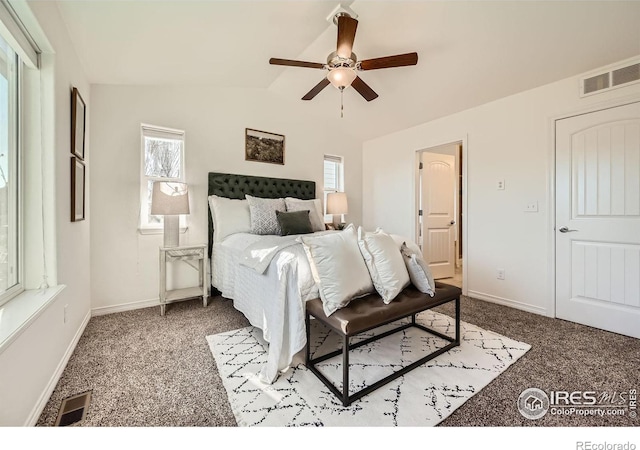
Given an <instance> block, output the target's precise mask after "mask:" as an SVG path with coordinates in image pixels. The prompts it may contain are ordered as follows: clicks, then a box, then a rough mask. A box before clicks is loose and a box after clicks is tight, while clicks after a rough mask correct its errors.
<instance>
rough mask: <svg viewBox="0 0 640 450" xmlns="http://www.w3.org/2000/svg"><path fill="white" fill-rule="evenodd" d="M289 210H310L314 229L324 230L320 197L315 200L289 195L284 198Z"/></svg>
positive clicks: (310, 218)
mask: <svg viewBox="0 0 640 450" xmlns="http://www.w3.org/2000/svg"><path fill="white" fill-rule="evenodd" d="M284 202H285V204H286V205H287V211H304V210H305V209H308V210H309V220H310V221H311V227H312V228H313V231H324V230H325V226H324V215H323V214H322V204H321V203H320V199H319V198H315V199H313V200H300V199H299V198H293V197H287V198H285V199H284Z"/></svg>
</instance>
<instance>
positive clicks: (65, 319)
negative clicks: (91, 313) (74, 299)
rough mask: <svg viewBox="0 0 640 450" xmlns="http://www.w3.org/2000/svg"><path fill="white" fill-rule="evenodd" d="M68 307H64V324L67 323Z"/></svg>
mask: <svg viewBox="0 0 640 450" xmlns="http://www.w3.org/2000/svg"><path fill="white" fill-rule="evenodd" d="M68 307H69V305H64V323H67V308H68Z"/></svg>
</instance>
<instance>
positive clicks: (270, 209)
mask: <svg viewBox="0 0 640 450" xmlns="http://www.w3.org/2000/svg"><path fill="white" fill-rule="evenodd" d="M245 197H246V198H247V201H248V202H249V213H250V215H251V232H252V233H253V234H278V235H279V234H280V232H281V230H280V224H278V218H277V217H276V211H286V210H287V207H286V205H285V203H284V199H283V198H260V197H253V196H252V195H245Z"/></svg>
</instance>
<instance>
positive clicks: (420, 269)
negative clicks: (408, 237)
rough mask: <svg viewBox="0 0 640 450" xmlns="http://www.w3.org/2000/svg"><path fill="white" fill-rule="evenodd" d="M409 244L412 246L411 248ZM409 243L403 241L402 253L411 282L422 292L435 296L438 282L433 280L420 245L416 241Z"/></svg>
mask: <svg viewBox="0 0 640 450" xmlns="http://www.w3.org/2000/svg"><path fill="white" fill-rule="evenodd" d="M409 245H410V246H411V247H412V248H410V247H409ZM409 245H407V243H406V242H403V243H402V246H401V247H400V253H402V257H403V258H404V263H405V265H406V266H407V270H408V271H409V277H410V278H411V283H413V285H414V286H415V287H416V288H418V290H419V291H420V292H424V293H425V294H429V295H430V296H431V297H433V296H434V295H435V294H436V284H435V282H434V280H433V275H432V274H431V269H429V265H428V264H427V263H426V261H425V260H424V258H423V257H422V252H421V251H420V247H418V246H417V245H416V244H414V243H410V244H409Z"/></svg>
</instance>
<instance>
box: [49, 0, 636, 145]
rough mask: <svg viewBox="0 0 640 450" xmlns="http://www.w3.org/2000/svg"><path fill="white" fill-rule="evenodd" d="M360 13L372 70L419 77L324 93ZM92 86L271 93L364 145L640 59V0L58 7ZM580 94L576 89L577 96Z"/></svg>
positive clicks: (376, 78)
mask: <svg viewBox="0 0 640 450" xmlns="http://www.w3.org/2000/svg"><path fill="white" fill-rule="evenodd" d="M340 3H341V4H342V5H345V6H348V7H349V8H351V9H352V10H354V11H355V12H356V13H357V14H358V21H359V24H358V29H357V34H356V39H355V43H354V47H353V51H354V52H355V53H356V54H357V55H358V57H359V59H361V60H362V59H368V58H374V57H379V56H387V55H393V54H398V53H406V52H412V51H416V52H417V53H418V55H419V60H418V64H417V65H416V66H411V67H402V68H393V69H382V70H375V71H366V72H360V76H361V77H362V78H363V80H364V81H366V82H367V83H368V84H369V85H370V86H371V87H372V88H373V89H374V90H375V91H376V92H377V93H378V94H379V95H380V96H379V98H377V99H376V100H374V101H372V102H366V101H365V100H364V99H363V98H362V97H361V96H360V95H359V94H357V92H355V91H354V90H353V89H348V90H346V91H345V93H344V103H345V106H344V107H345V117H344V118H343V119H340V118H339V107H340V95H339V92H338V91H337V90H335V89H334V88H332V87H327V88H326V89H325V90H323V91H322V92H321V93H320V94H319V95H318V96H317V97H316V98H315V99H313V100H312V101H309V102H303V101H302V100H300V98H301V97H302V96H303V95H304V94H305V93H306V92H307V91H308V90H309V89H311V88H312V87H313V86H314V85H316V84H317V83H318V82H319V81H320V80H321V79H322V77H323V76H324V75H325V72H324V71H323V70H318V69H307V68H285V67H282V66H272V65H269V63H268V61H269V58H270V57H279V58H286V59H300V60H305V61H313V62H320V63H324V62H326V58H327V55H328V54H329V53H330V52H332V51H333V50H335V45H336V27H335V25H333V23H330V22H329V21H327V17H328V16H329V14H330V13H331V11H332V10H333V9H334V8H335V7H336V6H337V5H339V4H340ZM58 5H59V10H60V12H61V14H62V17H63V19H64V21H65V23H66V25H67V28H68V30H69V34H70V35H71V38H72V40H73V42H74V45H75V47H76V51H77V53H78V55H79V57H80V59H81V61H82V63H83V66H84V68H85V71H86V73H87V76H88V77H89V81H90V82H91V83H100V84H124V85H191V86H194V85H195V86H199V85H202V86H205V85H206V86H212V87H217V88H253V89H268V90H270V91H272V92H275V93H277V94H278V95H279V96H281V98H282V99H283V101H287V102H296V103H295V104H296V105H298V102H299V108H300V113H308V114H309V115H310V116H313V117H315V118H322V117H324V118H326V120H327V121H335V123H336V126H339V127H344V128H345V129H348V130H349V132H351V133H353V134H355V135H357V136H358V137H360V138H362V139H370V138H373V137H376V136H379V135H382V134H386V133H389V132H393V131H396V130H400V129H404V128H407V127H410V126H414V125H417V124H419V123H422V122H426V121H429V120H433V119H435V118H438V117H442V116H445V115H448V114H452V113H454V112H458V111H461V110H464V109H468V108H471V107H474V106H477V105H479V104H482V103H486V102H488V101H491V100H494V99H497V98H501V97H504V96H506V95H510V94H513V93H516V92H520V91H523V90H527V89H531V88H534V87H537V86H541V85H544V84H547V83H550V82H553V81H556V80H560V79H563V78H566V77H569V76H573V75H576V74H579V73H583V72H586V71H590V70H592V69H596V68H598V67H601V66H604V65H607V64H611V63H614V62H617V61H620V60H623V59H626V58H630V57H633V56H637V55H640V26H638V24H639V23H640V2H638V1H629V2H621V1H575V0H574V1H539V2H537V1H536V2H534V1H497V2H493V1H358V0H356V1H346V2H337V1H279V2H272V1H214V0H209V1H207V0H200V1H189V0H173V1H166V0H165V1H149V0H147V1H141V0H140V1H113V0H111V1H105V0H92V1H71V0H60V1H58ZM576 89H578V87H577V86H576Z"/></svg>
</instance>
